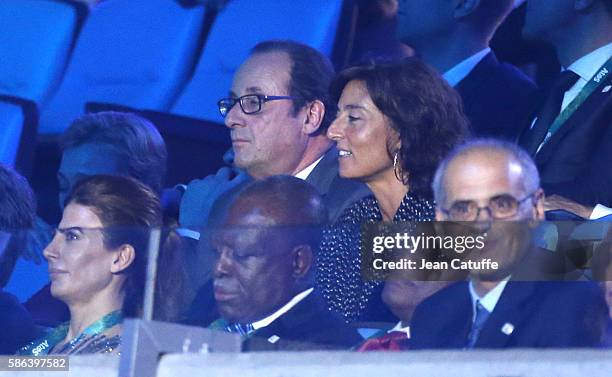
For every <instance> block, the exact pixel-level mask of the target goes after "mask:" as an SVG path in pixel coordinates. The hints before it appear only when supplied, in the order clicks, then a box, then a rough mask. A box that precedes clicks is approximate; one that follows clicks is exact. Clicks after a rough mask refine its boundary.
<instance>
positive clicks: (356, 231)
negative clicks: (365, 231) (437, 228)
mask: <svg viewBox="0 0 612 377" xmlns="http://www.w3.org/2000/svg"><path fill="white" fill-rule="evenodd" d="M434 218H435V205H434V202H433V201H432V200H427V199H422V198H418V197H414V196H412V195H410V194H409V193H408V194H406V196H405V197H404V200H402V203H401V204H400V207H399V209H398V210H397V212H396V213H395V216H394V217H393V222H401V221H431V220H433V219H434ZM380 221H382V214H381V212H380V209H379V207H378V201H377V200H376V198H375V197H374V196H373V195H370V196H367V197H365V198H363V199H361V200H359V201H358V202H356V203H354V204H353V205H352V206H351V207H349V208H347V209H346V210H345V211H344V213H343V214H342V216H340V218H339V219H338V221H337V222H336V223H334V224H333V225H331V226H330V227H329V228H328V229H326V230H325V231H324V233H323V242H322V244H321V252H320V253H319V255H318V257H317V263H316V267H317V268H316V285H317V287H318V289H319V290H320V291H321V292H322V294H323V297H324V298H325V300H326V302H327V305H328V308H329V309H330V310H332V311H334V312H337V313H338V314H340V315H342V316H343V318H344V319H345V320H346V321H347V322H353V321H356V320H360V321H376V320H382V319H379V318H367V317H364V312H365V311H366V308H367V307H368V304H370V301H371V298H372V296H374V294H375V292H377V293H376V294H378V293H379V292H380V290H381V289H382V283H383V282H382V281H364V280H363V279H362V278H361V257H360V255H361V252H360V242H361V241H360V224H361V223H363V222H380ZM373 301H374V300H373Z"/></svg>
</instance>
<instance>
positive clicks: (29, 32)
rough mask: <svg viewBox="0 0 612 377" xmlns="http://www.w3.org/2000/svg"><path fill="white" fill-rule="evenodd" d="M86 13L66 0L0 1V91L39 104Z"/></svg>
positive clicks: (60, 69)
mask: <svg viewBox="0 0 612 377" xmlns="http://www.w3.org/2000/svg"><path fill="white" fill-rule="evenodd" d="M86 14H87V7H86V6H85V5H84V4H82V3H71V2H69V1H67V0H66V1H63V0H2V1H0V29H1V30H2V32H0V61H1V63H0V94H6V95H11V96H15V97H21V98H25V99H29V100H32V101H34V102H36V103H38V104H40V103H43V102H44V101H45V100H46V99H47V98H48V96H49V94H50V92H51V91H52V90H53V89H54V87H56V86H57V84H59V81H60V79H61V75H62V73H63V71H64V69H65V65H66V60H67V57H68V55H69V51H70V47H71V45H72V43H73V39H74V36H75V32H76V30H77V27H78V25H79V23H80V20H81V18H82V17H84V16H85V15H86ZM3 120H4V119H1V120H0V121H3Z"/></svg>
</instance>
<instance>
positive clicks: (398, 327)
mask: <svg viewBox="0 0 612 377" xmlns="http://www.w3.org/2000/svg"><path fill="white" fill-rule="evenodd" d="M394 331H398V332H403V333H404V334H406V338H408V339H410V326H403V325H402V321H399V322H398V323H397V324H396V325H395V326H393V328H392V329H389V330H387V334H388V333H391V332H394Z"/></svg>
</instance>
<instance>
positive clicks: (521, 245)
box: [410, 139, 606, 349]
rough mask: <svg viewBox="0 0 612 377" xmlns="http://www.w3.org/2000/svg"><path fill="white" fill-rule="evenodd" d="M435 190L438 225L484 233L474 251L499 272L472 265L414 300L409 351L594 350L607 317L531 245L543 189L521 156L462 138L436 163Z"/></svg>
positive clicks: (509, 148)
mask: <svg viewBox="0 0 612 377" xmlns="http://www.w3.org/2000/svg"><path fill="white" fill-rule="evenodd" d="M433 191H434V196H435V199H436V205H437V207H436V218H437V220H438V221H447V222H449V223H453V224H454V223H456V222H462V225H463V226H465V227H466V228H469V229H470V230H471V231H474V230H476V231H478V232H481V233H482V234H486V241H485V245H484V248H483V249H482V250H479V251H478V253H479V254H478V255H479V256H482V257H486V258H490V259H492V260H494V261H495V262H497V263H498V264H499V268H497V269H491V268H489V269H485V268H482V267H481V268H478V267H476V268H474V269H472V270H470V271H469V275H468V279H467V281H460V282H457V283H454V284H452V285H450V286H449V287H447V288H444V289H442V290H441V291H439V292H438V293H436V294H434V295H433V296H431V297H430V298H428V299H427V300H425V301H424V302H423V303H422V304H420V305H419V306H418V307H417V308H416V310H415V313H414V316H413V317H412V322H411V327H410V328H411V333H412V339H411V341H412V343H411V344H412V346H413V347H414V348H417V349H423V348H459V349H472V348H510V347H538V348H544V347H554V348H563V347H595V346H598V345H599V342H600V341H601V334H602V331H603V325H604V323H605V322H604V320H605V313H606V312H605V304H604V301H603V297H602V296H601V294H600V292H599V291H598V289H597V286H596V285H595V284H593V283H592V282H570V281H553V280H555V276H554V275H553V274H552V273H551V271H554V268H553V267H556V266H553V265H551V264H552V263H554V262H556V261H557V258H554V254H553V253H552V252H548V251H545V250H540V249H538V248H537V247H535V246H534V244H533V237H532V233H533V230H534V229H535V227H536V226H537V223H538V222H539V221H541V220H543V219H544V206H543V197H544V193H543V191H542V189H541V188H540V183H539V176H538V171H537V169H536V167H535V165H534V163H533V161H532V160H531V158H530V157H529V155H528V154H527V153H526V152H524V151H523V150H521V149H519V148H518V147H516V146H515V145H513V144H509V143H506V142H501V141H496V140H489V139H476V140H473V141H470V142H468V143H466V144H464V145H462V146H459V147H458V148H457V149H455V150H454V151H453V152H451V154H450V155H449V156H448V157H447V158H446V159H445V160H444V161H443V162H442V163H441V164H440V166H439V167H438V170H437V172H436V175H435V178H434V183H433ZM463 222H465V223H463ZM546 253H548V254H546ZM549 267H550V268H551V269H550V270H547V268H549ZM534 268H538V269H539V270H537V271H534ZM557 278H558V276H557Z"/></svg>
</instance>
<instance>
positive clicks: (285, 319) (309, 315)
mask: <svg viewBox="0 0 612 377" xmlns="http://www.w3.org/2000/svg"><path fill="white" fill-rule="evenodd" d="M271 337H273V338H272V339H273V340H274V339H275V338H276V337H278V338H279V339H278V340H277V341H276V342H270V341H269V340H268V339H270V338H271ZM361 341H363V338H362V337H361V336H359V333H357V331H356V330H355V329H353V328H351V327H349V325H347V324H346V323H344V321H343V320H342V319H341V318H339V317H337V316H336V315H335V314H333V313H332V312H330V311H329V310H327V307H326V306H325V304H324V302H323V300H322V299H321V296H320V295H319V294H318V293H317V292H316V291H314V292H312V293H311V294H309V295H308V296H307V297H306V298H304V299H303V300H302V301H300V302H299V303H297V304H296V305H295V306H294V307H293V308H291V309H290V310H289V311H288V312H287V313H285V314H283V315H282V316H280V317H279V318H277V319H276V320H275V321H274V322H272V323H271V324H270V325H268V326H266V327H264V328H262V329H259V330H257V331H255V333H254V334H253V335H252V336H251V337H250V338H248V339H247V340H245V342H244V343H243V350H244V351H306V350H317V349H349V348H351V347H352V346H354V345H356V344H358V343H360V342H361Z"/></svg>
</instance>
